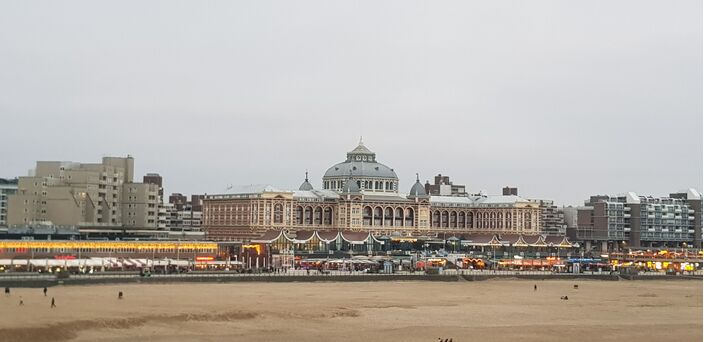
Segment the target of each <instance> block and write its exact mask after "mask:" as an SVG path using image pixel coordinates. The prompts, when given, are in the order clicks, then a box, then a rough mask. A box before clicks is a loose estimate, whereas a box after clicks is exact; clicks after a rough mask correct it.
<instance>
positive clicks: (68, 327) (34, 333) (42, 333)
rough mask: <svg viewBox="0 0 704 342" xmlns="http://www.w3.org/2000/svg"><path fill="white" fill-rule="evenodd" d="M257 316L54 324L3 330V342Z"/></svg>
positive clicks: (188, 315)
mask: <svg viewBox="0 0 704 342" xmlns="http://www.w3.org/2000/svg"><path fill="white" fill-rule="evenodd" d="M257 316H258V314H257V313H254V312H245V311H228V312H217V313H182V314H176V315H148V316H137V317H129V318H105V319H100V318H98V319H90V320H78V321H72V322H66V323H53V324H50V325H48V326H42V327H23V328H5V329H0V341H64V340H70V339H73V338H76V337H77V336H78V333H79V332H81V331H83V330H91V329H133V328H136V327H140V326H143V325H146V324H150V323H154V322H158V323H167V324H174V323H179V322H188V321H207V322H231V321H238V320H248V319H254V318H256V317H257Z"/></svg>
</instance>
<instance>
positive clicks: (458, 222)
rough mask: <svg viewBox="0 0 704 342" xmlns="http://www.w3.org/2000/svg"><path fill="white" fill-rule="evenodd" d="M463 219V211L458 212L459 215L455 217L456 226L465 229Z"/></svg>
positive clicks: (464, 220)
mask: <svg viewBox="0 0 704 342" xmlns="http://www.w3.org/2000/svg"><path fill="white" fill-rule="evenodd" d="M465 217H466V216H465V213H464V211H460V213H459V214H458V215H457V225H458V226H459V227H460V228H465V222H467V221H466V219H465Z"/></svg>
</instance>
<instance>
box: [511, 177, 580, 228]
mask: <svg viewBox="0 0 704 342" xmlns="http://www.w3.org/2000/svg"><path fill="white" fill-rule="evenodd" d="M514 189H515V188H514ZM528 201H530V202H533V203H537V204H538V205H539V207H540V228H541V232H542V234H545V235H554V236H564V235H565V234H566V231H567V224H566V223H565V216H564V214H563V212H562V210H561V208H558V207H557V206H556V205H555V202H554V201H553V200H539V199H529V200H528Z"/></svg>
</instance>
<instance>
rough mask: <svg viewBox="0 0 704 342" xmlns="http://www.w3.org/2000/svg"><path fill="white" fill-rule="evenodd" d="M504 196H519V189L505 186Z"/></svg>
mask: <svg viewBox="0 0 704 342" xmlns="http://www.w3.org/2000/svg"><path fill="white" fill-rule="evenodd" d="M503 195H504V196H518V188H516V187H511V186H505V187H504V188H503Z"/></svg>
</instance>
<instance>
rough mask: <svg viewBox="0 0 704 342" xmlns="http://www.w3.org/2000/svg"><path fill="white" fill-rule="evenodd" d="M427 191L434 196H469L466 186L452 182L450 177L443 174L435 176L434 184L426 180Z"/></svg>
mask: <svg viewBox="0 0 704 342" xmlns="http://www.w3.org/2000/svg"><path fill="white" fill-rule="evenodd" d="M425 192H426V193H427V194H429V195H432V196H467V191H466V186H464V185H455V184H452V182H451V181H450V177H449V176H443V175H442V174H438V175H437V176H435V179H434V184H430V182H429V181H426V182H425Z"/></svg>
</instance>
